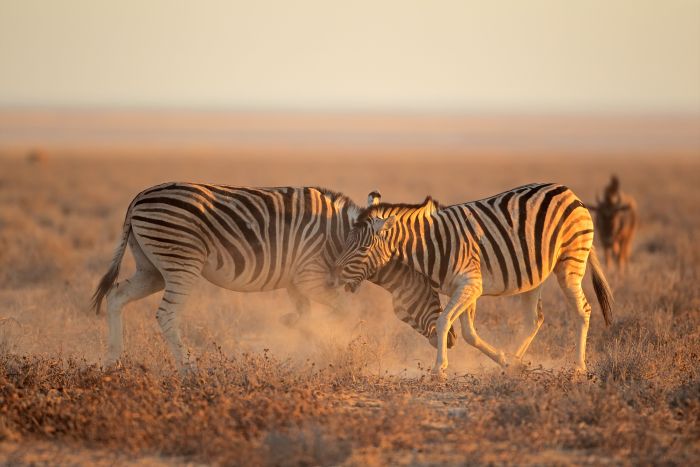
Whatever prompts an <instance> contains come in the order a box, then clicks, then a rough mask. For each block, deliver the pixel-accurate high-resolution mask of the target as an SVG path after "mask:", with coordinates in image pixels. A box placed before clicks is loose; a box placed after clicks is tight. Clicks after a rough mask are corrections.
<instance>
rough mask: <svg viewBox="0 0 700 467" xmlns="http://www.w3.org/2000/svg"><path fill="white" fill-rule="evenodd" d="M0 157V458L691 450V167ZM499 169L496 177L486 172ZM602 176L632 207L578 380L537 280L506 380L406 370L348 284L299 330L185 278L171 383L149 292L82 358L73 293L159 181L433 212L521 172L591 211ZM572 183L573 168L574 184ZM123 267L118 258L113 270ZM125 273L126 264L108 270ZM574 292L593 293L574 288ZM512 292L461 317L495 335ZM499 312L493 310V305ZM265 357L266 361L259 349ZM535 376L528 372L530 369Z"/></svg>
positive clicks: (279, 301) (522, 459)
mask: <svg viewBox="0 0 700 467" xmlns="http://www.w3.org/2000/svg"><path fill="white" fill-rule="evenodd" d="M134 164H135V162H134V161H133V160H123V161H115V160H101V159H92V160H80V159H70V158H62V157H53V156H52V157H51V158H48V159H47V160H46V161H45V162H44V163H42V164H28V163H27V162H26V161H24V160H19V159H0V206H1V207H0V462H5V463H10V464H22V463H24V464H27V463H32V462H36V463H66V464H75V463H95V464H112V463H113V462H114V461H117V462H118V463H123V464H143V465H150V464H154V463H159V462H160V463H167V464H173V463H191V462H193V463H198V462H203V463H215V464H227V465H236V464H246V465H253V464H269V465H299V464H301V465H317V464H321V465H331V464H347V465H358V464H364V465H383V464H387V463H389V464H417V465H428V464H430V465H433V464H464V463H471V464H488V463H518V464H528V463H530V464H558V465H559V464H569V463H588V464H599V463H615V464H629V463H635V464H636V463H643V464H647V463H651V464H691V463H697V462H698V459H700V288H699V287H698V286H697V284H698V279H700V271H699V270H698V267H697V264H698V261H700V245H699V243H698V238H697V232H698V228H700V216H698V207H700V206H699V204H700V187H698V185H697V180H698V179H700V170H699V169H700V165H699V164H698V163H697V162H694V161H692V160H685V161H682V160H678V161H676V162H674V163H669V162H664V163H660V162H654V161H653V160H648V159H647V160H640V159H637V160H632V159H612V160H608V161H606V164H605V165H604V166H603V165H602V164H601V160H586V159H562V160H559V161H558V162H557V163H556V164H554V163H552V161H551V160H546V159H531V160H522V159H520V160H505V159H494V160H490V161H483V162H481V161H480V163H479V165H478V166H476V165H475V164H474V163H473V162H470V161H466V160H464V161H459V160H453V161H449V162H448V161H445V162H442V163H441V162H439V161H438V162H435V166H434V167H433V168H432V170H431V173H430V174H429V176H426V172H425V167H424V166H423V165H422V164H420V163H418V162H407V163H403V164H402V165H400V166H397V164H396V161H390V160H389V161H379V162H376V164H375V167H377V168H378V170H376V171H370V172H368V171H367V170H366V169H365V168H364V167H363V165H362V164H361V163H359V162H358V163H351V162H321V163H319V162H317V161H316V162H313V163H312V162H310V161H309V162H308V163H305V162H303V161H302V162H301V163H300V162H298V161H292V160H277V161H274V163H271V161H267V162H266V161H253V160H246V159H244V158H240V159H236V160H231V161H224V160H220V159H206V160H200V161H197V162H193V161H187V160H184V159H183V160H174V161H169V162H168V163H167V164H165V163H163V161H160V160H157V159H153V160H151V161H149V162H146V163H145V167H142V168H141V169H140V170H138V171H136V170H134V169H133V167H134ZM503 167H508V168H509V170H503ZM611 171H615V172H617V173H618V174H619V175H620V177H621V180H622V183H623V184H624V188H625V190H626V191H629V192H630V193H632V194H634V195H635V196H636V197H637V199H638V201H639V205H640V213H641V219H642V225H641V230H640V232H639V235H638V237H637V240H636V244H635V248H634V251H633V257H632V262H631V264H630V269H629V271H628V274H627V275H626V276H625V277H620V276H619V275H617V274H616V273H615V272H614V271H609V272H608V276H609V279H610V281H611V283H612V285H613V287H614V291H615V295H616V300H617V302H616V307H615V322H614V324H613V326H611V327H610V328H605V327H604V325H603V324H602V319H601V317H600V315H599V312H598V311H597V310H594V313H595V315H594V317H593V319H592V326H591V331H590V334H589V352H588V358H589V365H590V368H591V372H590V373H589V374H588V375H587V376H583V377H577V376H575V375H573V374H572V373H571V372H570V371H569V370H568V369H567V366H566V360H567V358H568V357H570V356H571V351H572V348H573V340H572V339H573V335H574V326H573V323H574V318H573V316H572V314H571V313H570V312H569V311H568V310H567V309H566V307H565V305H564V301H563V300H562V297H561V295H560V292H559V291H558V290H557V286H556V285H555V283H554V282H550V283H548V284H547V286H546V287H545V291H544V313H545V324H544V325H543V327H542V329H541V331H540V334H539V335H538V336H537V338H536V339H535V341H534V342H533V345H532V347H531V350H530V351H529V353H528V359H529V360H531V361H532V362H533V365H532V366H531V367H530V369H529V370H527V371H525V372H524V373H522V374H503V373H502V372H501V371H500V370H499V369H498V368H496V367H495V366H494V365H493V364H492V363H491V362H490V361H489V360H487V359H486V358H485V357H483V356H481V355H480V354H479V353H478V352H477V351H475V350H474V349H471V348H469V347H468V346H466V344H464V343H463V342H459V343H458V345H457V346H456V347H455V349H453V350H451V351H450V368H451V370H452V374H451V377H450V378H449V380H448V381H447V382H444V383H438V382H433V381H431V380H430V378H428V377H427V376H426V375H427V374H426V371H425V369H426V368H429V367H430V366H431V364H432V359H433V358H434V354H433V350H432V347H430V346H429V345H428V344H427V342H426V341H425V340H424V339H423V338H421V337H420V336H417V335H416V334H415V333H414V332H413V331H412V330H410V329H409V328H408V327H406V326H405V325H403V324H401V323H400V322H398V320H396V319H395V318H393V317H392V316H391V312H390V306H389V298H388V297H387V296H386V294H385V293H383V292H381V291H380V290H377V289H376V288H374V287H372V286H369V285H365V286H363V289H364V290H362V292H361V293H360V294H358V296H353V297H352V300H353V301H354V302H355V305H356V309H357V314H356V315H352V316H343V317H337V316H331V315H330V314H329V312H328V311H327V310H325V309H323V308H322V307H314V310H313V317H312V318H311V319H310V320H308V321H307V322H304V323H302V324H301V326H300V328H299V329H296V330H289V329H286V328H284V327H283V326H281V325H280V323H279V322H278V319H279V317H280V316H281V315H283V314H284V313H286V312H287V311H289V308H290V306H291V305H290V303H289V301H288V299H287V298H286V296H285V294H284V293H283V292H275V293H267V294H247V295H244V294H235V293H230V292H226V291H222V290H220V289H216V288H214V287H211V286H206V285H203V286H202V288H201V290H200V291H199V292H198V294H197V296H196V297H195V298H194V299H193V300H192V302H191V303H192V304H191V306H190V307H189V309H188V310H187V312H186V313H185V316H184V317H183V333H184V336H185V339H186V340H187V342H188V343H189V344H190V345H191V346H192V348H193V350H194V352H195V354H196V355H197V356H198V358H199V373H198V374H197V375H196V377H194V378H192V379H191V380H188V381H184V382H183V381H180V380H179V379H178V378H177V377H176V375H175V374H174V372H173V368H172V364H171V362H170V360H169V355H168V353H167V351H166V348H165V345H164V343H163V341H162V339H161V338H160V337H159V333H158V328H157V325H156V323H155V319H154V309H155V306H156V305H155V303H156V301H155V298H153V297H152V298H149V299H146V300H143V301H141V302H138V303H135V304H132V305H130V306H129V307H128V309H127V311H126V313H125V320H126V346H127V349H128V358H127V359H126V361H125V363H124V365H123V367H122V368H118V369H115V370H111V371H103V370H102V369H101V368H100V365H101V361H102V358H103V353H104V350H105V342H104V341H105V338H106V329H105V323H104V316H95V315H94V314H92V313H91V312H89V311H88V299H89V296H90V294H91V292H92V288H93V287H94V285H95V284H96V282H97V280H98V279H99V276H100V275H101V274H102V273H103V272H104V270H105V268H106V267H107V263H108V261H109V259H110V258H111V253H112V248H113V247H114V245H115V243H116V240H117V238H116V236H117V234H118V233H119V226H120V225H121V221H122V216H123V214H124V209H125V207H126V206H127V204H128V202H129V201H130V198H131V197H132V196H133V195H134V194H135V193H136V192H138V191H139V190H140V189H142V188H143V187H145V186H148V185H150V184H154V183H157V182H161V181H164V180H170V179H182V180H205V181H211V182H220V183H229V184H245V185H281V184H294V185H308V184H313V185H328V186H330V187H333V188H335V189H338V190H342V191H345V192H346V193H348V194H349V195H351V196H352V197H353V198H354V199H356V200H362V199H364V195H365V194H366V192H367V191H370V190H371V189H373V188H375V187H379V188H380V189H381V190H382V192H383V193H384V196H385V199H387V200H405V201H412V200H416V201H418V200H421V199H422V198H423V197H424V195H425V194H427V193H432V194H433V195H434V196H435V197H436V198H437V199H439V200H440V201H442V202H445V203H451V202H458V201H463V200H467V199H474V198H478V197H481V196H485V195H489V194H493V193H495V192H498V191H500V190H502V189H505V188H508V187H511V186H515V185H517V184H521V183H526V182H531V181H548V180H552V181H558V182H562V183H566V184H568V185H569V186H571V187H572V188H573V189H574V190H575V191H576V192H577V193H578V194H579V195H580V196H581V197H582V198H583V199H584V200H590V199H593V197H594V194H595V189H596V188H597V187H600V186H602V185H603V184H604V183H605V181H606V180H607V178H608V176H609V173H610V172H611ZM581 174H586V175H585V176H582V175H581ZM127 261H129V262H130V261H131V260H130V259H128V260H127ZM130 267H132V266H131V265H130V264H128V265H127V266H126V268H125V269H126V273H128V271H129V269H130ZM588 293H589V297H590V298H591V299H592V298H593V295H592V294H591V292H590V290H588ZM516 306H517V300H515V299H489V298H486V299H483V300H481V301H480V304H479V309H480V311H479V316H478V319H477V321H478V325H479V329H480V332H481V333H482V335H483V336H484V337H485V338H487V339H488V340H491V341H493V342H494V343H497V344H499V345H506V346H507V345H509V344H511V342H512V341H513V335H514V334H515V333H516V331H515V330H517V329H518V325H519V322H520V317H519V313H517V310H518V308H517V307H516ZM511 309H512V310H513V311H510V310H511ZM265 349H269V350H265ZM540 364H541V365H542V366H539V365H540Z"/></svg>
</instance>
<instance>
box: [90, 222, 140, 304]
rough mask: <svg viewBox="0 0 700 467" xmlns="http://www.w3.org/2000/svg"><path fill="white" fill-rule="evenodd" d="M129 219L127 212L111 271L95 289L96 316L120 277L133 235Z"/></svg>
mask: <svg viewBox="0 0 700 467" xmlns="http://www.w3.org/2000/svg"><path fill="white" fill-rule="evenodd" d="M129 210H131V209H129ZM129 217H130V216H129V213H128V212H127V215H126V219H125V220H124V227H123V229H122V238H121V241H120V242H119V245H118V246H117V249H116V251H115V252H114V257H113V258H112V263H111V264H110V265H109V270H107V272H106V273H105V275H104V276H102V279H100V283H99V284H98V285H97V289H95V293H94V294H93V295H92V302H91V308H92V309H94V310H95V314H96V315H99V314H100V305H102V300H103V299H104V298H105V296H106V295H107V293H108V292H109V291H110V289H111V288H112V286H113V285H114V283H115V282H116V280H117V277H119V268H120V267H121V263H122V259H123V258H124V252H125V251H126V245H127V243H128V240H129V234H130V233H131V222H130V219H129Z"/></svg>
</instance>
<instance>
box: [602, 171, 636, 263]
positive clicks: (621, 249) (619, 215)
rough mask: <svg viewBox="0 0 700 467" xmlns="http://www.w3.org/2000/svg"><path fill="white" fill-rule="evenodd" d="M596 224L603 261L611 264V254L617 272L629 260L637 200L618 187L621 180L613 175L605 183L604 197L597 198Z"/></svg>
mask: <svg viewBox="0 0 700 467" xmlns="http://www.w3.org/2000/svg"><path fill="white" fill-rule="evenodd" d="M590 210H591V211H595V214H596V216H595V225H596V228H597V229H598V232H599V233H600V236H599V238H600V243H601V245H602V246H603V251H604V253H605V265H606V266H607V267H608V268H610V266H611V263H612V261H611V260H612V257H614V258H615V264H616V265H617V268H618V269H619V270H620V272H622V273H624V272H625V268H626V266H627V263H628V262H629V257H630V250H631V249H632V240H633V238H634V234H635V231H636V229H637V203H636V201H635V200H634V198H632V196H630V195H628V194H627V193H624V192H623V191H622V190H621V189H620V180H619V179H618V178H617V176H615V175H613V176H612V177H611V179H610V184H609V185H608V186H607V187H605V191H604V192H603V200H602V201H601V200H600V199H598V198H596V205H595V206H591V207H590Z"/></svg>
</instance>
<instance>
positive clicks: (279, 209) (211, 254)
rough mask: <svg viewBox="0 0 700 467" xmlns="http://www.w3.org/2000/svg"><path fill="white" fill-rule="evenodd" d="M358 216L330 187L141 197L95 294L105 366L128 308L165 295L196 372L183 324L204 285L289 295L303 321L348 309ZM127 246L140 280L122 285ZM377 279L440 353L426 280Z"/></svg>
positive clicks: (394, 275)
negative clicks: (344, 266) (343, 282)
mask: <svg viewBox="0 0 700 467" xmlns="http://www.w3.org/2000/svg"><path fill="white" fill-rule="evenodd" d="M378 196H379V195H378V193H377V195H376V196H375V197H374V198H372V199H373V201H372V202H376V201H377V200H378ZM360 212H361V208H360V207H358V206H357V205H355V204H354V203H353V202H352V201H351V200H350V198H348V197H347V196H345V195H342V194H340V193H336V192H333V191H330V190H326V189H323V188H310V187H306V188H292V187H281V188H243V187H230V186H223V185H206V184H198V183H166V184H162V185H158V186H154V187H151V188H149V189H147V190H145V191H142V192H141V193H139V194H138V195H137V196H136V197H135V198H134V200H133V201H132V202H131V204H130V205H129V208H128V210H127V213H126V217H125V220H124V224H123V228H122V236H121V240H120V243H119V246H118V247H117V250H116V252H115V254H114V258H113V260H112V263H111V265H110V267H109V270H108V271H107V273H106V274H105V275H104V277H102V279H101V281H100V283H99V285H98V287H97V290H96V291H95V293H94V296H93V302H92V305H93V307H94V308H95V310H96V311H98V310H99V307H100V304H101V302H102V300H103V298H104V297H105V296H106V298H107V314H108V323H109V354H108V359H107V362H108V363H109V364H112V363H114V362H115V361H116V360H117V359H118V358H119V357H120V355H121V353H122V351H123V330H122V308H123V306H124V305H126V304H127V303H129V302H132V301H134V300H138V299H141V298H144V297H146V296H148V295H151V294H153V293H156V292H158V291H160V290H163V289H165V292H164V294H163V298H162V300H161V303H160V305H159V307H158V311H157V313H156V318H157V320H158V323H159V325H160V328H161V331H162V333H163V335H164V336H165V339H166V341H167V342H168V344H169V346H170V349H171V351H172V353H173V355H174V357H175V359H176V362H177V365H178V369H180V370H181V371H183V372H185V371H187V370H188V369H190V366H191V364H192V362H191V361H190V359H189V356H188V353H187V351H186V350H185V347H184V345H183V343H182V339H181V337H180V331H179V326H178V324H177V318H178V316H179V315H180V313H181V311H182V309H183V307H184V305H185V303H186V301H187V298H188V296H189V295H190V293H191V292H192V289H193V288H194V287H195V284H196V282H197V281H198V280H199V279H200V278H201V277H203V278H205V279H207V280H208V281H210V282H211V283H213V284H216V285H218V286H220V287H224V288H227V289H230V290H235V291H241V292H247V291H255V292H257V291H265V290H273V289H280V288H286V289H287V292H288V293H289V296H290V297H291V299H292V301H293V302H294V305H295V307H296V310H297V313H298V314H299V315H303V314H306V313H307V312H308V310H309V308H310V300H309V299H313V300H315V301H318V302H320V303H324V304H327V305H329V306H331V307H334V308H341V307H342V296H341V294H340V293H339V292H338V291H337V290H335V289H332V288H330V287H329V286H328V281H329V277H330V268H331V266H332V264H333V263H334V261H335V258H336V256H337V254H338V253H339V252H340V250H341V249H342V246H343V243H344V241H345V236H346V235H347V233H348V232H349V231H350V228H351V226H352V225H353V224H354V222H355V220H356V219H357V216H358V215H359V214H360ZM127 244H128V245H129V247H130V248H131V252H132V254H133V256H134V259H135V261H136V272H135V273H134V275H133V276H132V277H130V278H129V279H125V280H123V281H121V282H119V283H117V284H115V281H116V280H117V277H118V275H119V268H120V264H121V261H122V258H123V256H124V252H125V251H126V246H127ZM370 280H372V281H373V282H375V283H376V284H378V285H380V286H381V287H383V288H385V289H386V290H388V291H390V292H391V293H392V296H393V305H394V311H395V313H396V314H397V316H398V317H399V318H400V319H401V320H402V321H404V322H406V323H408V324H409V325H411V326H412V327H413V328H414V329H416V330H417V331H418V332H420V333H421V334H423V335H424V336H425V337H427V338H428V339H429V340H430V341H431V343H432V344H433V345H437V337H436V322H437V318H438V316H439V314H440V312H441V311H442V309H441V306H440V298H439V296H438V294H437V292H435V291H434V290H433V289H432V287H431V284H430V283H429V282H428V281H427V279H426V278H425V277H424V276H422V275H420V274H419V273H416V272H415V271H413V270H412V269H411V268H408V267H406V266H404V265H402V264H401V263H399V262H394V263H390V264H387V266H386V267H385V268H383V269H378V270H377V271H376V274H375V275H373V276H371V278H370ZM450 339H451V341H453V340H454V332H451V333H450Z"/></svg>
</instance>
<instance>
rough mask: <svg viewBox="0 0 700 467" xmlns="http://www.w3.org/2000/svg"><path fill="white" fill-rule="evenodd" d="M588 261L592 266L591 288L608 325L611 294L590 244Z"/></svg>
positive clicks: (611, 301) (610, 315)
mask: <svg viewBox="0 0 700 467" xmlns="http://www.w3.org/2000/svg"><path fill="white" fill-rule="evenodd" d="M588 263H589V264H590V265H591V268H592V273H593V290H595V295H596V297H597V298H598V303H599V304H600V309H601V310H602V311H603V318H604V319H605V325H606V326H610V323H612V303H613V296H612V292H611V291H610V285H608V281H607V280H606V279H605V275H604V274H603V268H602V267H601V266H600V262H599V261H598V255H596V253H595V248H594V247H593V246H591V251H590V253H589V255H588Z"/></svg>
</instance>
